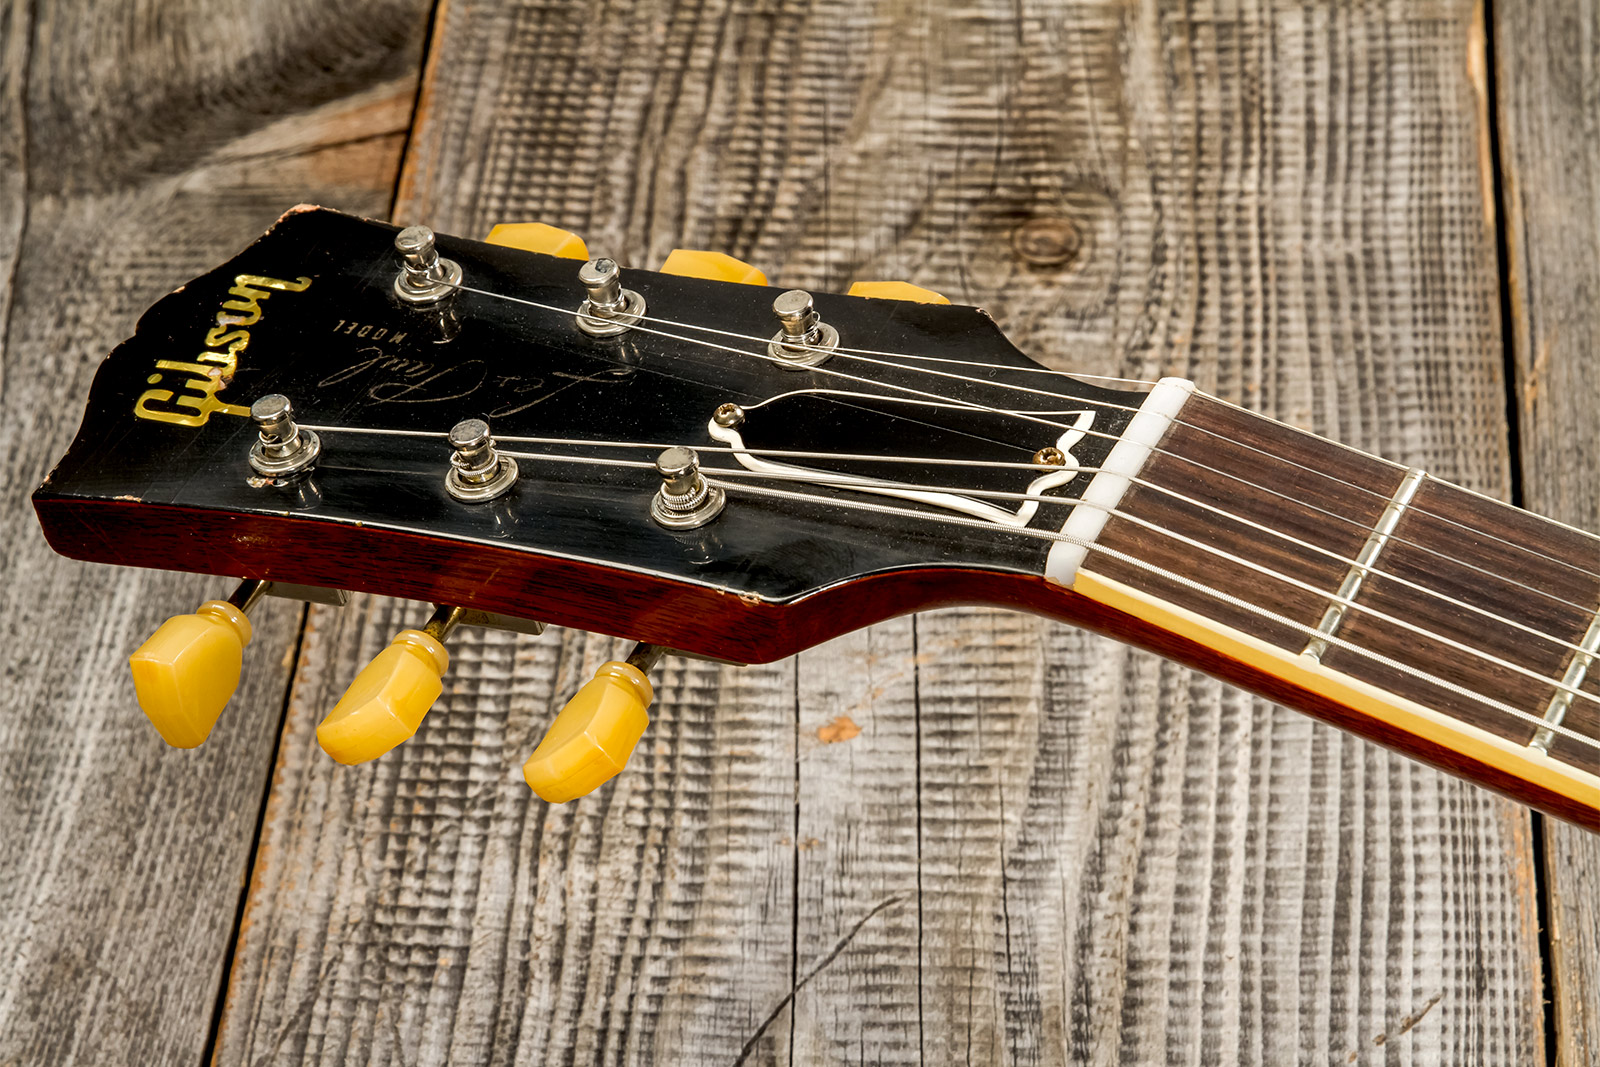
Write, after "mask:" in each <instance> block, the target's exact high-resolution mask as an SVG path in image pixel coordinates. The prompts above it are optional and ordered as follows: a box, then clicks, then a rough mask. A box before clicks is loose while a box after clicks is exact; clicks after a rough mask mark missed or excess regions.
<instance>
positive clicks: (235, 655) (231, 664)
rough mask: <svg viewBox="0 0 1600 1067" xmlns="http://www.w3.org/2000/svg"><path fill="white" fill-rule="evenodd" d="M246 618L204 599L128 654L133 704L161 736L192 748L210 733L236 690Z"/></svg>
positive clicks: (224, 603)
mask: <svg viewBox="0 0 1600 1067" xmlns="http://www.w3.org/2000/svg"><path fill="white" fill-rule="evenodd" d="M250 633H251V630H250V620H249V618H247V617H246V616H245V613H244V612H243V611H241V610H240V609H239V608H238V607H235V606H234V605H233V604H230V603H228V602H227V601H226V600H208V601H206V602H205V603H204V604H201V605H200V606H199V607H198V608H196V609H195V612H194V614H193V615H174V616H173V617H172V618H170V619H168V620H167V621H166V622H164V623H162V624H161V626H160V628H158V629H157V630H156V632H155V633H153V634H151V635H150V639H149V640H148V641H146V642H145V643H144V644H142V645H140V646H139V648H138V651H136V652H134V654H133V655H132V656H129V657H128V666H129V667H130V668H131V669H132V670H133V688H134V692H135V693H136V694H137V695H138V698H139V707H141V708H142V709H144V713H145V715H146V716H148V717H149V719H150V722H151V724H152V725H154V726H155V728H156V732H157V733H159V734H160V735H161V738H162V740H164V741H165V742H166V743H167V744H169V745H172V746H173V747H174V748H194V747H195V746H197V745H199V744H200V743H201V742H203V741H204V740H205V739H206V738H207V737H209V736H211V728H212V727H213V726H215V725H216V724H217V716H219V715H221V714H222V709H223V708H224V707H226V706H227V704H228V701H229V700H230V699H231V698H232V697H233V691H234V690H235V689H237V688H239V671H240V668H241V667H242V665H243V663H244V646H245V645H246V644H248V643H249V641H250Z"/></svg>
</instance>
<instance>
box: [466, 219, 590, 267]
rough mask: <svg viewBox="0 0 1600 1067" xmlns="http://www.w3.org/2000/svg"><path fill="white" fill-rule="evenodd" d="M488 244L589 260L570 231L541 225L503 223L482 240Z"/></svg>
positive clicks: (577, 239) (578, 240)
mask: <svg viewBox="0 0 1600 1067" xmlns="http://www.w3.org/2000/svg"><path fill="white" fill-rule="evenodd" d="M484 240H485V241H487V242H488V243H489V244H492V245H504V246H505V247H506V248H520V249H522V250H523V251H524V252H540V253H542V254H544V255H547V256H556V257H558V258H560V259H588V258H589V246H588V245H586V244H584V243H583V238H582V237H579V236H578V235H577V234H575V233H573V232H572V231H571V230H562V229H558V228H556V227H554V226H546V225H545V224H544V223H542V222H502V223H499V224H497V225H496V226H495V227H494V229H492V230H490V231H489V236H488V237H485V238H484Z"/></svg>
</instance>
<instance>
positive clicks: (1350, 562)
mask: <svg viewBox="0 0 1600 1067" xmlns="http://www.w3.org/2000/svg"><path fill="white" fill-rule="evenodd" d="M301 425H302V426H303V427H304V428H305V429H308V430H313V431H316V432H317V433H341V432H342V433H359V434H377V435H391V436H402V437H421V438H434V439H436V440H439V441H445V440H446V439H447V435H446V434H444V433H441V432H438V431H435V430H399V429H388V428H384V427H376V426H373V427H360V426H332V425H319V424H314V423H302V424H301ZM494 440H495V443H496V444H500V445H505V444H535V445H560V446H598V447H602V448H638V449H655V450H659V449H665V448H671V447H673V446H672V445H669V444H665V443H662V442H652V441H596V440H591V439H587V438H581V437H522V436H505V437H502V436H500V435H499V434H496V435H495V437H494ZM695 450H696V451H697V452H701V453H705V454H716V455H741V454H742V455H750V456H761V457H768V456H781V457H784V458H790V459H830V460H835V461H843V460H848V461H859V462H875V463H889V464H907V465H918V466H923V465H928V466H957V467H983V468H986V469H996V470H1029V471H1037V472H1040V473H1043V472H1044V471H1045V469H1046V468H1044V467H1041V466H1040V465H1039V464H1037V463H1011V462H1004V461H1000V460H995V461H993V462H991V461H987V460H976V459H947V458H940V457H931V456H879V455H873V454H871V453H853V452H810V451H797V450H786V449H763V448H742V449H739V448H731V447H726V446H717V445H707V446H704V447H701V446H695ZM512 454H513V455H520V454H521V453H512ZM558 458H566V457H558ZM1194 462H1195V463H1196V465H1198V466H1201V467H1203V468H1205V469H1206V470H1211V469H1212V468H1209V467H1205V465H1204V464H1202V463H1198V461H1194ZM643 466H645V467H652V469H653V465H652V464H648V463H645V464H643ZM1075 469H1076V470H1078V471H1080V472H1085V473H1098V472H1099V471H1100V469H1101V468H1099V467H1086V466H1079V467H1077V468H1075ZM1217 473H1222V472H1220V471H1219V472H1217ZM789 480H793V481H804V480H805V479H804V478H799V477H796V478H792V479H789ZM1129 480H1130V481H1131V482H1133V483H1135V484H1137V485H1141V486H1144V487H1145V488H1148V489H1150V490H1152V491H1154V492H1158V493H1161V494H1163V495H1165V496H1170V497H1173V498H1175V499H1178V500H1182V501H1184V502H1185V503H1190V504H1195V505H1197V506H1199V507H1202V508H1205V509H1206V510H1208V511H1212V512H1215V513H1216V514H1219V515H1222V516H1223V517H1225V518H1229V519H1233V520H1235V521H1237V522H1242V523H1245V524H1247V525H1251V526H1254V527H1256V528H1259V529H1261V530H1262V531H1264V532H1266V533H1269V534H1271V535H1273V536H1275V537H1278V538H1282V539H1284V540H1289V541H1293V542H1294V543H1296V544H1300V545H1303V546H1304V547H1306V548H1309V549H1311V550H1312V551H1315V552H1319V553H1321V554H1323V555H1327V556H1329V557H1330V558H1331V559H1333V560H1335V561H1336V562H1339V563H1343V564H1346V565H1347V566H1351V567H1360V568H1361V569H1362V570H1363V571H1366V572H1367V573H1370V574H1376V575H1378V576H1380V577H1383V578H1386V579H1389V580H1390V581H1394V582H1397V583H1399V584H1402V585H1406V586H1410V587H1412V588H1415V589H1418V590H1420V591H1422V592H1424V593H1426V594H1428V595H1430V596H1433V597H1436V598H1438V599H1441V600H1444V601H1445V602H1447V603H1450V604H1452V605H1454V606H1458V607H1463V608H1466V609H1468V610H1469V611H1474V612H1478V613H1483V614H1489V615H1490V617H1492V618H1494V619H1495V620H1496V621H1500V622H1506V623H1509V624H1510V625H1512V626H1516V627H1519V628H1524V629H1528V632H1530V633H1533V634H1536V635H1537V636H1540V637H1543V638H1545V639H1547V640H1549V641H1552V642H1555V643H1558V644H1561V645H1563V646H1565V647H1567V648H1571V649H1574V650H1576V651H1582V649H1581V648H1580V647H1579V646H1578V645H1576V644H1573V643H1571V642H1567V641H1564V640H1562V639H1560V638H1557V637H1555V636H1554V635H1552V634H1546V633H1543V632H1541V631H1537V630H1533V629H1531V628H1527V627H1524V626H1522V624H1520V623H1517V622H1515V621H1514V620H1511V619H1506V618H1504V617H1502V616H1498V615H1493V614H1492V613H1489V612H1487V610H1486V609H1483V608H1478V607H1476V606H1475V605H1473V604H1470V603H1468V602H1467V601H1464V600H1460V599H1458V598H1456V597H1452V596H1450V595H1448V594H1446V593H1443V592H1440V591H1438V590H1434V589H1429V588H1427V587H1426V586H1423V585H1421V584H1420V583H1416V582H1411V581H1409V580H1407V579H1405V578H1402V577H1401V576H1400V575H1397V574H1393V573H1390V572H1388V571H1385V570H1383V569H1381V568H1378V567H1372V566H1370V565H1367V564H1363V563H1361V562H1360V561H1358V560H1356V559H1353V558H1351V557H1349V556H1342V555H1339V554H1338V553H1337V552H1334V551H1333V550H1331V549H1325V548H1321V547H1319V546H1316V545H1313V544H1311V543H1309V542H1305V541H1301V540H1299V539H1298V538H1295V537H1293V536H1292V535H1290V534H1287V533H1285V532H1283V531H1281V530H1276V529H1273V528H1272V527H1269V526H1266V525H1265V524H1262V523H1256V522H1254V521H1253V520H1250V519H1247V518H1245V517H1244V516H1241V515H1237V514H1234V513H1233V512H1230V511H1227V510H1225V509H1223V508H1221V507H1218V506H1217V505H1215V504H1208V503H1206V502H1204V501H1199V500H1193V499H1191V498H1189V497H1187V496H1185V495H1184V494H1182V493H1180V492H1178V491H1177V490H1176V489H1173V488H1170V487H1169V486H1165V485H1161V484H1159V483H1156V482H1152V481H1149V480H1147V479H1145V478H1142V477H1139V476H1133V477H1131V478H1129ZM1241 481H1242V480H1241ZM893 484H895V485H897V486H901V487H908V488H925V489H938V490H940V491H945V492H958V493H967V494H969V495H972V494H976V493H978V491H976V490H969V489H966V488H962V487H952V486H936V487H935V486H918V485H916V484H915V483H893ZM1243 484H1245V485H1249V486H1251V487H1252V488H1256V489H1261V490H1263V491H1264V492H1268V493H1271V494H1272V495H1274V496H1280V497H1283V499H1286V500H1290V501H1291V502H1295V501H1294V500H1293V498H1292V497H1287V496H1284V495H1283V494H1281V493H1277V492H1275V491H1274V490H1272V489H1269V488H1267V487H1266V486H1261V485H1256V484H1255V483H1252V482H1243ZM845 488H848V486H846V487H845ZM1046 499H1047V500H1061V499H1064V498H1061V497H1049V498H1046ZM1305 507H1306V508H1308V509H1309V510H1312V511H1316V512H1318V513H1320V514H1324V515H1327V516H1329V517H1331V518H1336V519H1339V520H1340V521H1341V522H1346V523H1349V524H1350V525H1352V526H1355V527H1356V528H1358V529H1360V530H1361V531H1362V532H1363V533H1368V532H1370V530H1371V527H1370V526H1367V525H1365V524H1363V523H1362V522H1361V521H1360V520H1358V519H1351V518H1348V517H1347V516H1343V515H1339V514H1337V513H1335V512H1331V511H1326V510H1324V509H1322V508H1318V507H1316V506H1314V505H1310V504H1307V505H1305ZM1130 517H1131V516H1130ZM1390 541H1391V542H1394V543H1398V544H1411V542H1405V541H1401V540H1399V539H1397V538H1395V537H1393V536H1392V535H1391V537H1390ZM1415 547H1417V548H1419V549H1422V550H1423V551H1427V552H1428V553H1429V554H1430V555H1436V556H1439V557H1441V558H1444V559H1449V560H1450V561H1451V562H1452V563H1453V564H1455V565H1457V566H1461V567H1464V568H1467V569H1469V570H1473V571H1478V572H1480V573H1483V574H1486V575H1488V576H1490V577H1493V578H1495V579H1496V580H1498V581H1501V582H1503V583H1505V584H1506V585H1508V586H1511V587H1513V588H1516V589H1521V590H1523V591H1525V592H1528V593H1532V594H1534V595H1535V596H1539V597H1542V598H1543V599H1545V600H1548V601H1550V602H1551V603H1555V604H1560V605H1562V606H1564V607H1570V608H1572V609H1574V610H1576V611H1579V612H1582V613H1583V614H1584V615H1585V616H1592V615H1594V614H1595V607H1594V605H1586V604H1580V603H1578V602H1576V601H1573V600H1567V599H1565V598H1564V597H1561V596H1559V595H1557V594H1555V593H1551V592H1549V591H1548V590H1544V589H1540V588H1538V587H1537V586H1533V585H1529V584H1527V583H1526V582H1521V581H1518V580H1516V579H1514V578H1507V577H1505V576H1504V575H1500V574H1496V573H1495V572H1493V571H1489V570H1486V569H1484V568H1481V567H1476V566H1473V565H1472V564H1470V563H1466V562H1464V561H1462V560H1458V559H1455V558H1454V557H1451V556H1449V555H1447V554H1446V553H1444V552H1441V551H1436V550H1432V549H1428V548H1427V547H1426V546H1423V545H1416V546H1415Z"/></svg>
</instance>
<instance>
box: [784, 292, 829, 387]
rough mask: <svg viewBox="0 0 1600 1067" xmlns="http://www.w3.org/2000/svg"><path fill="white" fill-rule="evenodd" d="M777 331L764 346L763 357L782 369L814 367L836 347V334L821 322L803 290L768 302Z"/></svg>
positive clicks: (823, 360)
mask: <svg viewBox="0 0 1600 1067" xmlns="http://www.w3.org/2000/svg"><path fill="white" fill-rule="evenodd" d="M772 313H773V314H774V315H776V316H777V318H778V326H779V330H778V332H777V333H775V334H773V335H772V340H771V341H770V342H769V343H768V344H767V355H768V356H770V357H772V358H773V359H775V360H777V361H778V363H779V365H780V366H784V367H796V368H798V367H815V366H817V365H818V364H819V363H825V362H827V359H828V357H829V356H831V355H833V350H834V349H835V348H837V347H839V331H838V330H836V329H834V328H833V327H832V326H829V325H828V324H827V323H825V322H823V321H822V317H821V316H820V315H818V314H817V309H816V307H815V306H814V304H813V303H812V300H811V294H810V293H808V292H806V291H805V290H804V289H790V290H789V291H788V292H786V293H779V294H778V298H777V299H776V300H774V301H773V302H772Z"/></svg>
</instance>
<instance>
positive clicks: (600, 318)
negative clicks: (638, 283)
mask: <svg viewBox="0 0 1600 1067" xmlns="http://www.w3.org/2000/svg"><path fill="white" fill-rule="evenodd" d="M578 281H579V282H581V283H582V284H583V287H584V289H585V290H586V291H587V292H588V294H589V297H588V299H587V300H585V301H584V302H583V305H582V306H581V307H579V308H578V329H580V330H582V331H583V332H584V333H586V334H588V335H589V336H590V337H615V336H617V335H618V334H623V333H627V332H628V330H629V329H631V328H632V327H634V326H636V325H638V324H639V322H640V321H641V320H642V319H643V318H644V312H645V305H644V297H642V296H640V295H639V294H638V293H636V292H634V291H633V290H632V289H624V288H623V287H622V268H621V267H619V266H618V265H617V261H616V260H614V259H606V258H604V257H602V258H600V259H591V260H590V261H589V262H587V263H585V264H584V265H583V266H581V267H579V268H578Z"/></svg>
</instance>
